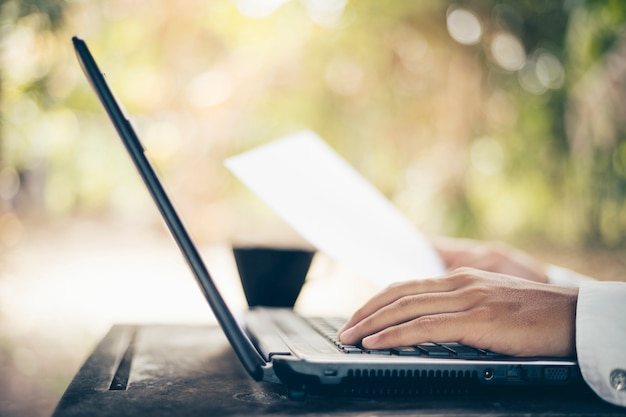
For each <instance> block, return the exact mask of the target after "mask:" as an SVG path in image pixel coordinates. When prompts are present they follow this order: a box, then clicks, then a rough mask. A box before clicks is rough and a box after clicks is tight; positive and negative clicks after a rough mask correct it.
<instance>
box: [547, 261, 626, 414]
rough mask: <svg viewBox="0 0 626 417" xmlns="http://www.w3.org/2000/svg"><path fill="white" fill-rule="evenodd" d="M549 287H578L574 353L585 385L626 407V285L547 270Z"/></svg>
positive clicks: (557, 269) (563, 271)
mask: <svg viewBox="0 0 626 417" xmlns="http://www.w3.org/2000/svg"><path fill="white" fill-rule="evenodd" d="M547 274H548V278H549V281H550V283H551V284H555V285H569V286H572V285H573V286H578V287H579V292H578V304H577V308H576V352H577V356H578V364H579V366H580V370H581V372H582V375H583V378H584V379H585V381H586V382H587V384H588V385H589V386H590V387H591V389H593V390H594V391H595V392H596V394H598V395H599V396H600V397H601V398H602V399H604V400H606V401H608V402H611V403H613V404H617V405H621V406H626V282H601V281H595V280H592V279H590V278H588V277H585V276H584V275H580V274H577V273H575V272H573V271H569V270H567V269H565V268H561V267H556V266H550V267H549V268H548V271H547Z"/></svg>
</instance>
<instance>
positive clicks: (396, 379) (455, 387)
mask: <svg viewBox="0 0 626 417" xmlns="http://www.w3.org/2000/svg"><path fill="white" fill-rule="evenodd" d="M477 377H478V374H477V372H476V371H461V370H459V371H454V370H452V371H447V370H446V371H434V370H430V371H426V370H422V371H411V370H406V371H404V370H399V371H398V370H394V371H391V370H384V371H383V370H376V369H355V370H350V371H348V376H347V377H346V378H345V379H344V381H343V382H344V390H343V391H344V394H349V395H381V396H405V395H441V394H443V395H450V394H464V393H467V392H469V389H470V388H471V387H472V386H473V385H474V384H475V383H476V382H477Z"/></svg>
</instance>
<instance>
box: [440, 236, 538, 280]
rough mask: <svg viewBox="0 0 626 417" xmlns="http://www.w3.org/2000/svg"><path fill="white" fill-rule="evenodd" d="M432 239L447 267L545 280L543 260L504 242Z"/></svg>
mask: <svg viewBox="0 0 626 417" xmlns="http://www.w3.org/2000/svg"><path fill="white" fill-rule="evenodd" d="M431 242H432V244H433V246H434V247H435V249H436V250H437V252H438V253H439V256H440V257H441V259H442V260H443V262H444V264H445V265H446V268H448V271H454V270H455V269H457V268H461V267H465V266H468V267H471V268H476V269H482V270H483V271H489V272H497V273H500V274H506V275H512V276H514V277H519V278H525V279H528V280H531V281H537V282H548V277H547V276H546V266H545V265H544V264H543V263H541V262H539V261H537V260H536V259H534V258H533V257H531V256H530V255H528V254H526V253H524V252H522V251H520V250H518V249H515V248H513V247H511V246H508V245H506V244H503V243H496V242H481V241H477V240H471V239H453V238H446V237H437V238H433V239H432V241H431Z"/></svg>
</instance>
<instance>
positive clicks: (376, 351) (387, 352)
mask: <svg viewBox="0 0 626 417" xmlns="http://www.w3.org/2000/svg"><path fill="white" fill-rule="evenodd" d="M363 353H368V354H370V355H391V350H389V349H365V348H364V349H363Z"/></svg>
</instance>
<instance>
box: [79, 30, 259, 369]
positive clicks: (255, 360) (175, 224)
mask: <svg viewBox="0 0 626 417" xmlns="http://www.w3.org/2000/svg"><path fill="white" fill-rule="evenodd" d="M72 42H73V43H74V49H75V50H76V55H77V57H78V61H79V63H80V65H81V67H82V69H83V72H84V73H85V76H86V77H87V79H88V80H89V83H90V84H91V86H92V87H93V89H94V91H95V92H96V95H97V96H98V98H99V99H100V101H101V102H102V105H103V106H104V108H105V110H106V112H107V113H108V115H109V117H110V118H111V121H112V122H113V125H114V126H115V129H116V130H117V133H118V134H119V136H120V138H121V139H122V142H123V143H124V146H125V147H126V149H127V150H128V153H129V155H130V157H131V159H132V160H133V162H134V164H135V166H136V167H137V170H138V171H139V174H140V175H141V178H142V179H143V181H144V183H145V184H146V186H147V187H148V190H149V191H150V194H151V195H152V198H153V199H154V202H155V203H156V205H157V207H158V208H159V211H160V212H161V216H162V217H163V220H164V221H165V223H166V225H167V227H168V229H169V230H170V232H171V234H172V236H173V237H174V240H175V241H176V243H177V244H178V247H179V248H180V250H181V252H182V253H183V255H184V257H185V260H186V261H187V264H188V265H189V267H190V268H191V270H192V272H193V274H194V276H195V277H196V280H197V282H198V284H199V285H200V288H201V289H202V292H203V294H204V296H205V297H206V299H207V301H208V303H209V305H210V307H211V309H212V310H213V314H215V317H216V318H217V320H218V322H219V324H220V326H221V327H222V330H223V331H224V333H225V334H226V337H227V338H228V340H229V342H230V344H231V346H232V347H233V349H234V350H235V352H236V353H237V356H239V359H240V360H241V363H242V364H243V366H244V368H245V369H246V370H247V371H248V373H249V374H250V375H251V376H252V377H253V378H254V379H255V380H257V381H258V380H261V379H262V378H263V365H265V363H266V362H265V360H264V359H263V358H262V357H261V355H259V353H258V352H257V350H256V349H255V348H254V346H253V345H252V343H251V341H250V339H249V338H248V337H247V335H246V334H245V333H244V331H243V330H242V329H241V327H240V326H239V323H237V321H236V320H235V318H234V316H233V314H232V313H231V311H230V310H229V309H228V306H227V305H226V303H225V301H224V299H223V298H222V296H221V295H220V293H219V291H218V289H217V287H216V286H215V283H214V282H213V279H212V278H211V276H210V274H209V272H208V270H207V269H206V267H205V265H204V263H203V262H202V258H201V257H200V255H199V253H198V251H197V250H196V246H195V245H194V243H193V241H192V240H191V237H190V236H189V234H188V233H187V230H186V229H185V227H184V226H183V224H182V222H181V220H180V218H179V216H178V214H177V213H176V210H175V209H174V207H173V205H172V203H171V201H170V199H169V198H168V196H167V194H166V192H165V190H164V189H163V186H162V185H161V182H160V181H159V179H158V177H157V175H156V173H155V171H154V169H153V168H152V165H151V164H150V162H149V161H148V159H147V158H146V156H145V154H144V148H143V146H142V145H141V142H140V141H139V138H138V137H137V135H136V134H135V131H134V130H133V128H132V126H131V124H130V122H129V121H128V120H127V119H126V117H125V116H124V113H123V112H122V110H121V107H120V106H119V104H118V103H117V101H116V100H115V97H114V96H113V93H112V92H111V90H110V89H109V86H108V85H107V82H106V80H105V78H104V76H103V74H102V72H101V71H100V69H99V68H98V65H97V64H96V61H95V60H94V59H93V56H92V55H91V52H89V49H88V48H87V44H86V43H85V42H84V41H83V40H82V39H80V38H78V37H73V38H72Z"/></svg>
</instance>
